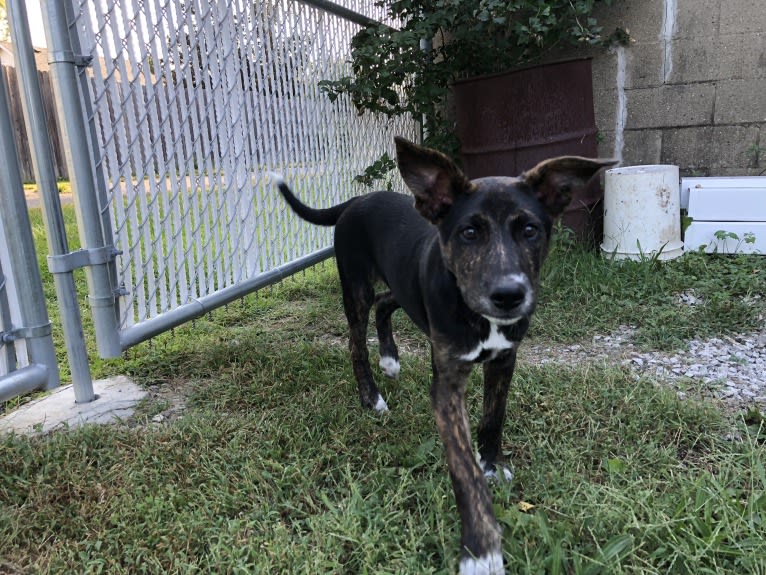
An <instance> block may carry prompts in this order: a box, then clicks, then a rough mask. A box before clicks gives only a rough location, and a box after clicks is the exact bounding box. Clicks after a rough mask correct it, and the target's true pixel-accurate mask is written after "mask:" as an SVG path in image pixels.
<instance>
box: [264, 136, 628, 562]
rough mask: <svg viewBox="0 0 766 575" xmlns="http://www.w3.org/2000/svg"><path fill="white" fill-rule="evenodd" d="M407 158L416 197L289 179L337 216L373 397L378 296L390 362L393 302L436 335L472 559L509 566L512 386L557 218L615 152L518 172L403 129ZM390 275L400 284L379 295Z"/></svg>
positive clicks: (439, 418) (401, 149) (316, 213)
mask: <svg viewBox="0 0 766 575" xmlns="http://www.w3.org/2000/svg"><path fill="white" fill-rule="evenodd" d="M396 149H397V163H398V167H399V171H400V172H401V175H402V177H403V178H404V181H405V183H406V184H407V186H408V187H409V188H410V190H411V191H412V193H413V195H414V197H415V202H414V209H413V202H412V198H411V197H408V196H406V195H402V194H396V193H392V192H373V193H370V194H367V195H365V196H360V197H357V198H353V199H351V200H349V201H347V202H345V203H343V204H340V205H337V206H334V207H331V208H327V209H313V208H310V207H308V206H306V205H304V204H303V203H301V202H300V201H299V200H298V199H297V198H296V197H295V196H294V195H293V194H292V192H291V191H290V190H289V188H288V187H287V186H286V185H285V184H284V183H282V182H279V184H278V185H279V189H280V191H281V193H282V194H283V196H284V197H285V199H286V201H287V202H288V204H289V205H290V206H291V207H292V208H293V210H294V211H295V212H296V213H297V214H298V215H299V216H300V217H302V218H303V219H305V220H307V221H309V222H312V223H314V224H318V225H335V256H336V259H337V264H338V272H339V275H340V280H341V285H342V290H343V305H344V309H345V312H346V317H347V319H348V324H349V328H350V332H351V333H350V343H349V347H350V351H351V360H352V364H353V370H354V376H355V378H356V381H357V384H358V387H359V396H360V399H361V401H362V404H363V405H364V406H365V407H368V408H373V409H376V410H378V411H385V410H387V409H388V407H387V405H386V403H385V401H384V400H383V398H382V396H381V395H380V392H379V391H378V387H377V386H376V384H375V380H374V379H373V375H372V370H371V368H370V362H369V358H368V351H367V324H368V319H369V313H370V309H371V308H372V306H373V305H374V306H375V320H376V327H377V333H378V338H379V340H380V355H381V367H382V368H383V369H384V372H386V374H387V375H391V376H394V375H396V373H397V372H398V353H397V350H396V344H395V343H394V339H393V335H392V330H391V314H392V313H393V312H394V311H395V310H396V309H398V308H399V307H401V308H402V309H404V311H405V312H406V313H407V315H408V316H409V317H410V318H411V319H412V321H413V322H415V324H416V325H417V326H418V327H419V328H420V329H421V330H422V331H423V332H424V333H425V334H426V335H428V337H429V338H430V340H431V351H432V354H431V355H432V366H433V379H432V383H431V400H432V405H433V410H434V414H435V418H436V425H437V427H438V429H439V435H440V436H441V439H442V441H443V443H444V447H445V451H446V455H447V464H448V466H449V471H450V475H451V478H452V484H453V489H454V492H455V498H456V500H457V508H458V511H459V513H460V519H461V526H462V531H461V533H462V534H461V561H460V571H461V573H464V574H468V573H502V572H503V565H502V563H503V562H502V552H501V541H500V535H501V533H500V527H499V525H498V523H497V521H496V520H495V517H494V515H493V512H492V504H491V499H490V493H489V489H488V487H487V481H486V477H485V476H496V471H497V470H498V469H499V470H500V471H501V474H500V475H501V476H503V475H506V476H507V477H509V476H510V472H509V471H508V470H507V468H505V465H504V463H503V459H502V454H501V449H500V447H501V446H500V444H501V438H502V429H503V422H504V419H505V410H506V409H505V408H506V398H507V396H508V388H509V385H510V382H511V376H512V375H513V369H514V364H515V361H516V348H517V346H518V344H519V342H520V341H521V339H522V338H523V337H524V335H525V333H526V331H527V328H528V327H529V320H530V318H531V316H532V312H533V311H534V308H535V304H536V288H537V281H538V275H539V272H540V267H541V266H542V263H543V259H544V258H545V255H546V253H547V249H548V241H549V238H550V233H551V226H552V221H553V219H554V218H556V217H557V216H558V215H560V214H561V213H562V212H563V211H564V209H565V208H566V206H567V205H568V204H569V202H570V200H571V197H572V194H573V193H574V192H575V191H577V190H578V189H579V188H582V187H583V186H585V185H587V183H588V182H589V181H590V179H591V178H592V177H594V176H595V174H596V173H597V172H598V171H599V170H600V169H601V168H603V167H606V166H609V165H612V164H613V163H614V162H611V161H606V160H591V159H586V158H579V157H574V156H568V157H561V158H555V159H552V160H547V161H544V162H541V163H540V164H538V165H537V166H535V167H534V168H532V169H531V170H529V171H527V172H525V173H524V174H522V176H521V177H519V178H509V177H490V178H481V179H478V180H473V181H469V180H468V179H467V178H466V177H465V176H464V175H463V173H462V172H461V171H460V169H459V168H458V167H457V166H456V165H455V164H454V163H453V162H452V161H451V160H450V159H448V158H447V157H446V156H444V155H443V154H441V153H439V152H436V151H434V150H430V149H427V148H424V147H421V146H417V145H415V144H413V143H411V142H408V141H406V140H404V139H401V138H397V139H396ZM377 280H380V281H382V282H383V283H385V284H386V285H387V286H388V290H389V291H385V292H383V293H380V294H378V295H375V292H374V289H373V284H374V282H375V281H377ZM474 363H482V364H483V368H484V402H483V412H482V416H481V420H480V422H479V425H478V438H477V439H478V441H477V443H478V452H479V463H478V464H477V462H476V460H475V458H474V456H473V446H472V441H471V431H470V426H469V422H468V415H467V412H466V405H465V388H466V382H467V380H468V375H469V374H470V372H471V369H472V368H473V364H474Z"/></svg>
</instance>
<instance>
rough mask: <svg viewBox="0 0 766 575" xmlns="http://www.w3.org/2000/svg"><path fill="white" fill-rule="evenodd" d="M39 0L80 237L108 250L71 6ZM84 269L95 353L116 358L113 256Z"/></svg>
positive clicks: (108, 235)
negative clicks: (84, 111)
mask: <svg viewBox="0 0 766 575" xmlns="http://www.w3.org/2000/svg"><path fill="white" fill-rule="evenodd" d="M40 5H41V7H42V14H43V22H44V26H45V36H46V39H47V42H48V50H49V54H50V74H51V80H52V84H53V88H54V90H53V91H54V96H55V99H56V110H57V112H58V118H59V120H60V121H61V132H62V141H63V142H64V150H65V153H66V159H67V167H68V170H69V176H70V179H71V182H72V189H73V192H74V202H75V213H76V216H77V227H78V229H79V232H80V242H81V244H82V247H83V248H84V249H86V250H91V251H94V252H95V251H99V250H104V249H107V250H108V249H110V248H113V246H112V245H111V241H107V238H111V228H109V227H107V226H105V225H103V224H104V221H103V220H102V218H106V216H107V215H108V214H107V213H104V212H102V211H101V210H102V208H103V209H106V206H102V205H100V204H101V202H99V197H98V189H97V186H96V179H95V174H94V169H93V158H94V155H93V153H92V150H91V146H92V145H93V142H92V138H91V137H90V136H91V133H90V131H89V128H88V127H87V121H86V119H85V117H84V114H83V109H82V98H88V97H89V96H88V93H87V91H86V92H85V93H84V94H81V93H80V86H79V83H78V79H77V73H78V72H77V67H78V65H82V64H84V62H83V59H82V56H81V55H79V54H75V52H74V50H73V46H72V38H71V37H70V31H69V27H68V24H67V22H68V21H69V20H68V15H69V14H68V11H67V7H69V8H70V9H71V5H70V2H69V1H68V0H67V1H63V2H62V1H61V0H52V1H51V0H42V1H41V2H40ZM107 221H108V219H107ZM85 274H86V278H87V280H88V292H89V296H88V300H89V303H90V307H91V313H92V315H93V325H94V328H95V331H96V342H97V344H98V350H99V354H100V355H101V357H118V356H119V355H120V353H121V352H122V348H121V346H120V341H119V333H118V329H119V322H118V310H117V297H116V293H115V290H116V288H117V286H115V285H113V281H112V280H113V278H115V277H116V274H115V273H114V261H113V260H107V261H105V262H101V263H98V262H96V263H93V264H91V265H88V266H87V267H85Z"/></svg>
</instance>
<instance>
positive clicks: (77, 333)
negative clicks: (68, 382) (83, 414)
mask: <svg viewBox="0 0 766 575" xmlns="http://www.w3.org/2000/svg"><path fill="white" fill-rule="evenodd" d="M7 7H8V16H9V19H10V24H11V40H12V42H13V48H14V55H15V58H16V75H17V77H18V78H19V85H20V86H21V89H22V90H23V98H22V106H23V109H24V119H25V120H26V126H27V134H28V136H29V140H30V146H31V148H32V163H33V165H34V169H35V180H36V181H37V189H38V190H39V192H40V196H41V198H42V200H43V202H42V210H43V217H44V218H45V230H46V236H47V239H48V253H49V254H50V255H53V256H59V255H64V254H67V253H69V245H68V242H67V236H66V224H65V223H64V216H63V213H62V211H61V199H60V198H59V194H58V188H57V186H56V175H55V171H54V168H53V154H52V151H51V145H50V140H49V138H48V131H47V129H46V121H45V111H44V108H43V100H42V96H41V95H40V81H39V79H38V76H37V66H36V65H35V57H34V52H33V49H32V38H31V35H30V33H29V22H28V20H27V8H26V4H25V2H24V0H10V1H9V2H8V6H7ZM53 281H54V284H55V287H56V297H57V298H58V302H59V313H60V315H61V324H62V327H63V329H64V342H65V344H66V350H67V358H68V360H69V369H70V372H71V374H72V386H73V388H74V397H75V402H77V403H86V402H88V401H92V400H93V399H95V394H94V393H93V381H92V379H91V375H90V367H89V365H88V352H87V348H86V346H85V337H84V335H83V332H82V318H81V317H80V305H79V303H78V301H77V289H76V288H75V283H74V276H73V274H72V272H71V271H66V272H61V273H55V274H53Z"/></svg>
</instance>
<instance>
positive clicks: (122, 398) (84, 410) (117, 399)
mask: <svg viewBox="0 0 766 575" xmlns="http://www.w3.org/2000/svg"><path fill="white" fill-rule="evenodd" d="M93 392H94V393H95V394H96V399H94V400H93V401H91V402H88V403H75V400H74V388H73V387H72V386H71V385H66V386H62V387H59V388H58V389H55V390H54V391H52V392H51V393H50V394H48V395H46V396H45V397H41V398H40V399H36V400H34V401H32V402H30V403H28V404H26V405H23V406H22V407H20V408H18V409H16V410H15V411H12V412H10V413H8V414H7V415H4V416H2V417H0V433H11V432H15V433H19V434H27V435H32V434H46V433H50V432H51V431H56V430H61V429H67V428H73V427H77V426H79V425H82V424H85V423H95V424H105V423H114V422H117V421H120V420H123V419H126V418H128V417H130V416H131V415H133V411H134V409H135V406H136V404H137V403H138V402H139V401H141V400H142V399H143V398H144V397H146V390H144V389H142V388H141V387H139V386H138V385H136V384H135V383H133V382H132V381H131V380H130V379H129V378H127V377H125V376H122V375H119V376H116V377H112V378H108V379H99V380H95V381H94V382H93Z"/></svg>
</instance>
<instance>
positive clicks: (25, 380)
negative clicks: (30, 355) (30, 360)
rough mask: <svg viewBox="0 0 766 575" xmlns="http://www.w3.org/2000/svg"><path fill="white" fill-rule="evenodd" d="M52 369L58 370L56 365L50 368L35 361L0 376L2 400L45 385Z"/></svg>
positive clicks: (0, 397) (0, 395) (0, 399)
mask: <svg viewBox="0 0 766 575" xmlns="http://www.w3.org/2000/svg"><path fill="white" fill-rule="evenodd" d="M52 371H56V369H55V367H54V368H53V369H48V367H47V366H45V365H40V364H39V363H35V364H32V365H28V366H26V367H22V368H21V369H17V370H16V371H14V372H11V373H9V374H8V375H4V376H3V377H0V401H7V400H9V399H12V398H14V397H16V396H17V395H23V394H25V393H29V392H30V391H34V390H36V389H39V388H41V387H44V386H45V384H46V383H47V382H48V381H49V380H50V375H51V372H52Z"/></svg>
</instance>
